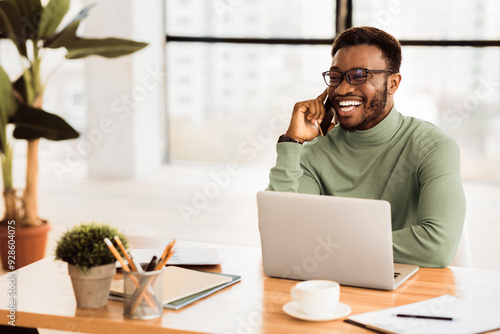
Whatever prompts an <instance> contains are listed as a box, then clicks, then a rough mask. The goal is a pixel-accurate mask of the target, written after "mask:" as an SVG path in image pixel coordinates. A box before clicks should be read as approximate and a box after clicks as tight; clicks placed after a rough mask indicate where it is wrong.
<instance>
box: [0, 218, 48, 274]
mask: <svg viewBox="0 0 500 334" xmlns="http://www.w3.org/2000/svg"><path fill="white" fill-rule="evenodd" d="M12 226H13V227H15V228H14V229H10V230H9V228H8V226H7V224H0V255H1V258H2V267H3V269H4V270H7V271H12V270H16V269H19V268H21V267H24V266H27V265H28V264H31V263H33V262H36V261H38V260H41V259H43V258H44V256H45V248H46V246H47V236H48V233H49V231H50V228H51V225H50V223H49V222H47V221H44V222H43V224H41V225H39V226H33V227H23V228H20V227H19V226H18V224H15V225H12ZM14 232H15V233H14ZM9 235H10V236H11V237H9ZM12 236H13V238H12ZM10 240H14V242H12V241H10ZM9 241H10V243H9ZM9 244H10V245H15V254H13V255H12V254H9V250H10V249H9ZM11 253H12V252H11ZM9 255H10V256H15V258H12V257H9ZM9 259H10V260H14V261H15V264H14V265H13V266H11V265H9Z"/></svg>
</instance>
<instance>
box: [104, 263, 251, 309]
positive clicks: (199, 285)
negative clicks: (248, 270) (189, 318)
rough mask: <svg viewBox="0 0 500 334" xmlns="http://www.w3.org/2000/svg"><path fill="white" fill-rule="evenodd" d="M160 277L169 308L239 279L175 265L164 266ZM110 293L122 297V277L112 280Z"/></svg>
mask: <svg viewBox="0 0 500 334" xmlns="http://www.w3.org/2000/svg"><path fill="white" fill-rule="evenodd" d="M162 277H163V287H162V291H163V304H164V307H165V308H171V309H179V308H181V307H183V306H186V305H188V304H190V303H192V302H194V301H196V300H199V299H201V298H203V297H206V296H208V295H210V294H212V293H214V292H216V291H219V290H221V289H223V288H225V287H227V286H229V285H231V284H234V283H236V282H239V281H240V280H241V276H239V275H229V274H223V273H214V272H206V271H199V270H192V269H186V268H181V267H176V266H168V267H165V269H164V272H163V276H162ZM110 295H111V297H112V299H119V298H123V279H121V280H116V281H113V282H112V284H111V292H110ZM116 297H118V298H116Z"/></svg>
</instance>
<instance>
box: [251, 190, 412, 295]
mask: <svg viewBox="0 0 500 334" xmlns="http://www.w3.org/2000/svg"><path fill="white" fill-rule="evenodd" d="M257 207H258V217H259V231H260V239H261V245H262V263H263V267H264V273H265V274H266V275H267V276H271V277H280V278H289V279H296V280H308V279H328V280H333V281H337V282H338V283H340V284H342V285H350V286H357V287H364V288H372V289H381V290H393V289H396V288H397V287H399V286H400V285H401V284H402V283H403V282H404V281H406V280H407V279H408V278H409V277H410V276H411V275H413V274H414V273H415V272H416V271H417V270H418V266H415V265H407V264H398V263H393V250H392V227H391V225H392V223H391V207H390V204H389V202H387V201H384V200H373V199H360V198H346V197H337V196H322V195H310V194H297V193H285V192H276V191H260V192H258V193H257Z"/></svg>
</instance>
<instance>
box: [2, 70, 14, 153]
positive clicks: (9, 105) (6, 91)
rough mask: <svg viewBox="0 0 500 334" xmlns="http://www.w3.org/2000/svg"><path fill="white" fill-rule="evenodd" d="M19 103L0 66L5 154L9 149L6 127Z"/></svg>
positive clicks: (3, 149) (3, 148) (3, 151)
mask: <svg viewBox="0 0 500 334" xmlns="http://www.w3.org/2000/svg"><path fill="white" fill-rule="evenodd" d="M16 108H17V103H16V100H15V98H14V95H13V94H12V85H11V84H10V79H9V77H8V76H7V73H5V71H4V69H3V67H2V66H0V152H1V153H5V148H6V147H7V134H6V126H7V123H8V122H9V119H10V118H11V117H12V116H13V115H14V113H15V111H16Z"/></svg>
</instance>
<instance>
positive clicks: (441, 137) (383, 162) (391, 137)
mask: <svg viewBox="0 0 500 334" xmlns="http://www.w3.org/2000/svg"><path fill="white" fill-rule="evenodd" d="M276 149H277V161H276V165H275V167H273V168H272V169H271V173H270V176H269V178H270V183H269V187H268V189H267V190H273V191H286V192H300V193H310V194H321V195H332V196H344V197H358V198H372V199H383V200H386V201H388V202H389V203H390V204H391V213H392V231H393V232H392V239H393V248H394V262H398V263H409V264H416V265H419V266H422V267H446V266H448V265H449V264H450V263H451V261H452V260H453V258H454V256H455V253H456V250H457V247H458V242H459V240H460V236H461V233H462V227H463V223H464V219H465V196H464V192H463V188H462V182H461V177H460V152H459V148H458V146H457V144H456V143H455V142H454V141H453V140H452V139H451V138H450V137H448V136H446V135H445V134H444V133H443V132H441V131H440V130H439V129H438V128H437V127H436V126H434V125H432V124H430V123H427V122H424V121H422V120H419V119H416V118H413V117H408V116H403V115H401V114H400V113H399V112H398V111H397V110H396V109H395V108H393V109H392V110H391V112H390V113H389V115H388V116H387V117H386V118H385V119H384V120H382V121H381V122H380V123H379V124H377V125H376V126H375V127H373V128H371V129H369V130H365V131H353V132H346V131H344V130H343V129H342V128H341V127H340V126H336V127H335V128H333V129H332V130H331V131H330V132H328V134H327V135H326V136H325V137H317V138H315V139H314V140H312V141H310V142H307V143H305V144H304V145H300V144H296V143H288V142H284V143H278V144H277V146H276Z"/></svg>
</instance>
